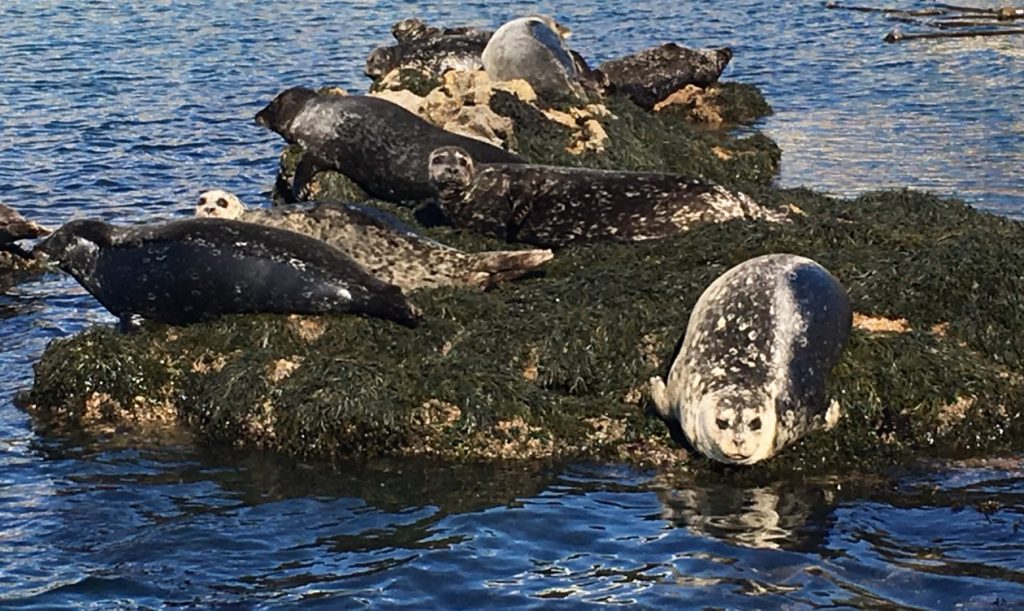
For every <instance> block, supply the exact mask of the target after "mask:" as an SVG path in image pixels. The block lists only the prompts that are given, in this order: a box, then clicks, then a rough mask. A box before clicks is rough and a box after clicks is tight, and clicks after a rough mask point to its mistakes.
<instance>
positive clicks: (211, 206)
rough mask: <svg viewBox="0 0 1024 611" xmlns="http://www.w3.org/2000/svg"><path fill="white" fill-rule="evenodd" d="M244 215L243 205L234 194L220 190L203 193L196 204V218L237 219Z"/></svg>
mask: <svg viewBox="0 0 1024 611" xmlns="http://www.w3.org/2000/svg"><path fill="white" fill-rule="evenodd" d="M243 214H245V204H243V203H242V200H240V199H238V196H237V195H235V194H234V193H230V192H228V191H224V190H222V189H211V190H209V191H204V192H203V193H202V194H201V195H200V196H199V203H197V204H196V217H197V218H217V219H237V218H240V217H241V216H242V215H243Z"/></svg>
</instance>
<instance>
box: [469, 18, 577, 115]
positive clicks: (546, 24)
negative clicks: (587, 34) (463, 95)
mask: <svg viewBox="0 0 1024 611" xmlns="http://www.w3.org/2000/svg"><path fill="white" fill-rule="evenodd" d="M559 28H560V26H559V25H558V24H557V23H555V21H554V20H553V19H551V18H550V17H543V16H532V17H521V18H519V19H513V20H512V21H509V22H508V23H505V24H504V25H502V26H501V27H500V28H498V29H497V30H496V31H495V32H494V35H493V36H491V39H490V40H489V41H488V42H487V46H486V47H485V48H484V50H483V53H482V54H481V55H480V59H481V60H482V61H483V64H484V70H486V71H487V76H489V77H490V78H491V80H492V81H510V80H513V79H523V80H525V81H526V82H528V83H529V84H530V86H532V87H533V89H534V91H536V92H537V94H538V95H541V96H546V97H566V96H580V95H582V93H583V90H582V88H581V87H580V85H579V83H578V82H577V81H578V80H579V74H577V71H576V62H575V61H574V59H573V55H572V53H571V52H570V50H569V48H568V47H567V46H566V45H565V42H564V41H563V36H562V34H563V33H565V32H567V30H566V31H560V30H559Z"/></svg>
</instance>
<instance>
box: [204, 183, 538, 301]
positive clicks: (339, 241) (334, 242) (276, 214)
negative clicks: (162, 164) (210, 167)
mask: <svg viewBox="0 0 1024 611" xmlns="http://www.w3.org/2000/svg"><path fill="white" fill-rule="evenodd" d="M196 216H200V217H204V216H205V217H219V218H234V219H240V220H242V221H245V222H249V223H259V224H261V225H267V226H270V227H278V228H281V229H288V230H291V231H296V232H298V233H303V234H305V235H308V236H311V237H314V238H316V239H319V240H323V241H324V242H327V243H328V244H330V245H331V246H334V247H336V248H337V249H338V250H341V251H342V252H344V253H345V254H347V255H348V256H350V257H352V259H353V260H354V261H355V262H356V263H358V264H359V265H360V266H362V267H363V268H364V269H366V270H367V271H369V272H370V273H371V274H373V275H374V276H376V277H377V278H380V279H381V280H383V281H385V282H390V283H392V284H395V285H397V286H399V287H401V289H402V290H403V291H416V290H420V289H433V288H439V287H443V286H460V287H469V288H474V289H481V290H482V289H486V288H490V287H492V286H494V285H495V284H498V283H499V282H502V281H504V280H510V279H513V278H517V277H520V276H523V275H525V274H527V273H530V272H531V271H534V270H535V269H536V268H537V267H539V266H540V265H542V264H543V263H546V262H547V261H550V260H551V259H552V258H553V257H554V254H553V253H552V252H551V251H550V250H521V251H514V250H513V251H494V252H479V253H473V252H464V251H461V250H458V249H456V248H452V247H450V246H446V245H444V244H441V243H440V242H437V241H435V240H432V239H430V238H426V237H424V236H422V235H420V234H419V233H417V232H416V231H415V230H414V229H412V228H411V227H409V226H407V225H405V224H403V223H402V222H401V221H399V220H398V219H396V218H394V217H393V216H391V215H389V214H386V213H384V212H382V211H380V210H377V209H376V208H372V207H370V206H360V205H356V204H348V203H341V202H323V203H316V204H313V205H310V206H286V207H277V208H273V209H270V210H247V209H246V207H245V206H244V204H242V202H241V201H240V200H239V199H238V198H237V197H236V196H235V195H234V194H232V193H228V192H226V191H220V190H214V191H207V192H206V193H203V194H202V195H201V196H200V198H199V205H198V206H197V208H196Z"/></svg>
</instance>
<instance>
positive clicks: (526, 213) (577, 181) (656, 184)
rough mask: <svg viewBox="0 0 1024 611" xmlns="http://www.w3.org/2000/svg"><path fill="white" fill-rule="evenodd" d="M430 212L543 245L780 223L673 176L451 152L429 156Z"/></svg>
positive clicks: (721, 192) (708, 186) (739, 199)
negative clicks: (738, 223) (732, 223)
mask: <svg viewBox="0 0 1024 611" xmlns="http://www.w3.org/2000/svg"><path fill="white" fill-rule="evenodd" d="M429 169H430V178H431V180H433V181H434V184H435V185H436V186H437V189H438V206H439V208H440V209H441V212H442V213H443V214H444V215H445V216H446V217H447V218H448V220H449V221H450V222H451V223H452V224H453V225H455V226H456V227H460V228H464V229H471V230H473V231H477V232H479V233H483V234H486V235H490V236H495V237H498V238H503V239H506V240H508V241H517V242H526V243H529V244H536V245H538V246H545V247H557V246H565V245H567V244H570V243H573V242H590V241H599V240H618V241H639V240H649V239H655V238H662V237H666V236H670V235H676V234H680V233H683V232H685V231H688V230H689V229H691V228H693V227H695V226H697V225H699V224H702V223H718V222H722V221H727V220H730V219H761V220H767V221H775V222H778V221H782V220H784V219H785V218H786V217H785V215H784V214H782V213H780V212H776V211H774V210H770V209H768V208H764V207H762V206H760V205H758V204H757V203H755V202H754V201H753V200H752V199H750V198H749V197H747V196H746V195H744V194H742V193H733V192H731V191H729V190H727V189H725V188H724V187H722V186H719V185H716V184H714V183H711V182H708V181H705V180H701V179H697V178H686V177H683V176H678V175H673V174H653V173H646V172H618V171H611V170H593V169H587V168H570V167H561V166H545V165H531V164H486V163H477V162H474V160H473V159H472V158H471V157H470V156H469V155H467V154H466V152H465V151H462V150H460V149H459V148H457V147H450V146H449V147H443V148H439V149H437V150H435V151H434V152H433V153H432V154H431V155H430V164H429Z"/></svg>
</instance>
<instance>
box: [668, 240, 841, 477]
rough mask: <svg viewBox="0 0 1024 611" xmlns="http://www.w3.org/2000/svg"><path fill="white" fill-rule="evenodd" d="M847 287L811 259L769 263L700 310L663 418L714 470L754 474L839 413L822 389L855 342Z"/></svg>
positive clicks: (714, 293) (711, 290)
mask: <svg viewBox="0 0 1024 611" xmlns="http://www.w3.org/2000/svg"><path fill="white" fill-rule="evenodd" d="M852 321H853V313H852V309H851V307H850V299H849V297H848V296H847V294H846V290H845V289H844V288H843V286H842V285H841V284H840V283H839V281H838V280H836V278H835V277H833V276H832V274H830V273H829V272H828V271H827V270H826V269H825V268H824V267H822V266H821V265H819V264H817V263H815V262H814V261H812V260H811V259H807V258H804V257H800V256H797V255H789V254H773V255H764V256H761V257H756V258H754V259H750V260H748V261H745V262H743V263H740V264H739V265H737V266H736V267H733V268H732V269H730V270H728V271H727V272H725V273H724V274H722V275H721V276H719V277H718V278H717V279H716V280H715V281H714V282H712V283H711V285H710V286H709V287H708V288H707V289H706V290H705V291H704V293H703V294H702V295H701V296H700V299H698V300H697V304H696V305H695V306H694V307H693V312H691V314H690V321H689V323H688V324H687V326H686V334H685V336H684V339H683V344H682V347H681V348H680V349H679V354H678V356H677V357H676V359H675V362H673V364H672V369H671V371H670V372H669V375H668V382H667V384H666V382H664V381H662V379H661V378H660V377H654V378H651V380H650V388H651V398H652V399H653V401H654V404H655V407H656V408H657V410H658V413H659V414H661V416H662V417H663V418H665V419H667V420H675V421H678V422H679V424H680V426H681V428H682V430H683V433H684V434H685V435H686V438H687V439H688V440H689V442H690V443H691V444H692V445H693V447H694V448H696V449H697V450H698V451H699V452H701V453H702V454H704V455H705V456H707V457H708V458H712V459H714V460H717V461H720V462H723V463H730V464H739V465H749V464H753V463H756V462H759V461H762V460H764V459H766V458H769V457H771V456H774V455H775V454H776V453H778V452H779V451H780V450H781V449H782V448H783V447H785V446H786V445H787V444H788V443H790V442H792V441H794V440H796V439H799V438H800V437H803V436H804V435H805V434H807V433H808V432H809V431H812V430H815V429H818V428H831V427H832V426H834V425H835V423H836V421H837V420H838V418H839V405H838V404H837V403H835V402H832V404H831V405H829V402H828V398H827V396H826V391H825V383H826V381H827V378H828V375H829V373H830V372H831V371H832V368H833V367H835V365H836V363H838V362H839V357H840V356H841V355H842V352H843V348H844V347H845V346H846V342H847V339H849V336H850V326H851V324H852Z"/></svg>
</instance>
